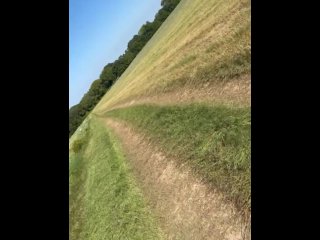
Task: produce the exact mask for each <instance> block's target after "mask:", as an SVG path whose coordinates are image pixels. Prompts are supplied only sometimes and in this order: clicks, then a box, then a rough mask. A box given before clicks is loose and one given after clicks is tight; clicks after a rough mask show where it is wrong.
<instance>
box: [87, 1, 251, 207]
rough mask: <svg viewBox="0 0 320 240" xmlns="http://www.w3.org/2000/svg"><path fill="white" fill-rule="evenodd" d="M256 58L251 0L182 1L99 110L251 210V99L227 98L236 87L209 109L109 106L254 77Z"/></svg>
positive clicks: (210, 102)
mask: <svg viewBox="0 0 320 240" xmlns="http://www.w3.org/2000/svg"><path fill="white" fill-rule="evenodd" d="M250 62H251V42H250V0H183V1H182V2H181V3H180V4H179V5H178V6H177V8H176V9H175V11H174V12H173V13H172V14H171V15H170V16H169V18H168V19H167V21H165V22H164V24H163V25H162V26H161V28H160V29H159V30H158V31H157V33H156V34H155V35H154V36H153V38H152V39H151V40H150V41H149V43H148V44H147V45H146V47H145V48H144V49H143V50H142V51H141V53H140V54H139V55H138V56H137V58H136V59H135V60H134V62H133V63H132V64H131V65H130V66H129V68H128V69H127V70H126V72H125V73H124V74H123V75H122V76H121V78H120V79H119V80H118V82H116V84H115V85H114V86H113V87H112V88H111V90H110V91H109V92H108V93H107V94H106V95H105V96H104V98H103V99H102V100H101V101H100V103H99V104H98V105H97V107H96V108H95V109H94V111H93V112H95V113H97V114H101V113H107V114H109V116H113V117H118V118H121V119H125V120H126V121H128V122H130V123H133V124H134V125H135V126H137V127H140V128H141V129H143V131H144V132H146V133H148V134H149V135H150V136H151V137H152V138H153V139H154V141H157V142H158V143H159V144H162V145H163V146H164V147H165V151H166V152H168V153H170V154H172V155H174V156H183V157H184V158H185V161H189V162H191V165H192V166H193V167H194V169H195V171H196V172H198V173H201V174H202V176H203V177H204V178H205V179H207V180H208V181H209V182H211V183H213V184H214V185H215V186H216V187H218V188H219V189H222V190H223V191H224V193H225V194H226V195H227V196H229V197H230V198H231V199H233V200H234V202H235V203H236V205H237V206H240V208H244V209H246V210H248V209H249V208H250V196H251V195H250V170H251V169H250V166H251V165H250V161H251V158H250V154H251V152H250V150H251V149H250V127H251V121H250V101H246V102H240V101H239V102H238V104H234V103H231V102H230V101H229V99H227V98H225V99H223V98H224V96H226V95H228V91H230V92H231V94H232V93H233V92H232V88H231V90H228V89H227V90H223V91H221V92H222V94H221V98H222V101H219V102H217V101H216V99H215V100H211V101H210V100H206V102H205V103H204V104H206V106H207V107H201V106H202V105H193V106H192V107H190V106H189V107H183V106H182V105H181V104H179V105H177V106H171V107H168V106H162V107H161V108H160V107H158V108H157V107H147V106H141V107H135V106H134V104H133V107H130V108H126V109H123V110H116V111H114V112H110V110H112V109H117V106H118V105H119V106H121V105H122V104H123V103H130V102H131V101H132V100H137V99H139V98H143V97H148V96H152V95H161V94H165V93H168V92H174V91H175V92H178V93H179V91H181V89H183V88H185V87H188V88H191V89H194V90H196V89H200V88H205V89H208V91H210V89H213V90H214V89H215V88H219V87H220V86H221V84H226V83H231V84H233V83H236V82H237V81H238V79H239V78H241V77H242V76H246V77H248V78H249V80H250V70H251V63H250ZM231 86H233V85H231ZM236 87H237V86H236V85H234V86H233V88H236ZM182 93H183V92H181V94H182ZM229 95H230V94H229ZM198 97H199V98H201V94H199V96H198ZM238 97H239V98H238V99H240V98H241V96H238ZM249 97H250V96H249ZM236 99H237V98H236ZM247 99H249V100H250V98H247ZM138 102H139V101H138ZM194 102H197V99H195V100H194ZM157 103H158V102H154V104H157ZM162 105H163V104H162ZM218 105H219V106H220V105H222V107H220V108H219V107H217V106H218ZM127 106H130V104H129V105H127ZM235 108H239V109H238V110H237V109H235ZM108 112H110V113H108ZM199 139H201V140H199ZM228 141H230V142H228ZM166 142H170V143H171V145H170V146H169V144H166ZM239 163H241V164H240V165H239ZM243 205H245V207H243Z"/></svg>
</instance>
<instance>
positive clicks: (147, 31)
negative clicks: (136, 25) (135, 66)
mask: <svg viewBox="0 0 320 240" xmlns="http://www.w3.org/2000/svg"><path fill="white" fill-rule="evenodd" d="M179 2H180V0H161V6H162V7H161V9H160V10H159V11H158V12H157V14H156V15H155V18H154V20H153V22H148V21H147V22H146V23H145V24H144V25H142V27H141V28H140V30H139V32H138V34H136V35H134V36H133V38H132V39H131V40H130V41H129V43H128V46H127V49H126V51H125V53H124V54H122V55H121V56H120V57H119V58H118V59H117V60H116V61H114V62H113V63H108V64H107V65H106V66H105V67H104V68H103V70H102V72H101V74H100V76H99V79H97V80H95V81H93V83H92V84H91V86H90V88H89V90H88V92H87V93H86V94H84V96H83V97H82V99H81V101H80V102H79V103H78V104H76V105H74V106H72V107H71V108H70V109H69V138H70V137H71V136H72V134H73V133H74V132H75V131H76V130H77V128H78V127H79V126H80V124H81V123H82V121H83V120H84V119H85V118H86V116H87V115H88V114H89V113H90V111H91V110H92V109H93V108H94V107H95V106H96V104H97V103H98V102H99V101H100V99H101V98H102V97H103V96H104V94H105V93H106V92H107V91H108V89H110V87H111V86H112V85H113V84H114V83H115V81H117V79H118V78H119V77H120V76H121V74H122V73H123V72H124V71H125V70H126V69H127V67H128V66H129V65H130V63H131V62H132V61H133V59H134V58H135V57H136V56H137V54H138V53H139V52H140V51H141V49H142V48H143V47H144V46H145V45H146V43H147V42H148V41H149V40H150V38H151V37H152V36H153V34H154V33H155V32H156V31H157V30H158V28H159V27H160V26H161V24H162V23H163V22H164V21H165V20H166V19H167V17H168V16H169V15H170V13H171V12H172V11H173V10H174V9H175V7H176V6H177V5H178V3H179Z"/></svg>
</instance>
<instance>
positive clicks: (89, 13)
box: [69, 0, 161, 107]
mask: <svg viewBox="0 0 320 240" xmlns="http://www.w3.org/2000/svg"><path fill="white" fill-rule="evenodd" d="M160 3H161V0H69V107H71V106H73V105H75V104H77V103H79V101H80V100H81V98H82V96H83V95H84V94H85V93H86V92H87V91H88V89H89V87H90V85H91V83H92V82H93V81H94V80H96V79H98V78H99V75H100V73H101V71H102V69H103V67H104V66H105V65H106V64H107V63H110V62H113V61H114V60H116V59H117V58H118V57H119V56H120V55H121V54H123V53H124V51H125V50H126V48H127V43H128V42H129V41H130V40H131V38H132V37H133V35H134V34H137V33H138V31H139V29H140V27H141V26H142V25H143V24H144V23H145V22H146V21H150V22H151V21H153V19H154V16H155V14H156V13H157V12H158V10H159V9H160V7H161V6H160Z"/></svg>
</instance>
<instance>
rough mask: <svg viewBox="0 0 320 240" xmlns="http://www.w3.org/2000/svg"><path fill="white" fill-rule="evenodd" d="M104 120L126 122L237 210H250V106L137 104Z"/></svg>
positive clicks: (115, 111)
mask: <svg viewBox="0 0 320 240" xmlns="http://www.w3.org/2000/svg"><path fill="white" fill-rule="evenodd" d="M106 116H108V117H113V118H117V119H121V120H125V121H128V122H130V123H131V124H132V125H133V126H134V127H136V128H138V129H140V131H142V132H144V133H147V135H148V136H150V137H151V140H152V141H153V142H154V143H155V145H156V146H159V147H161V148H162V149H163V150H164V152H165V153H166V154H168V155H170V156H171V157H174V158H176V159H178V160H179V161H180V162H181V163H182V162H183V163H185V162H186V163H188V164H189V166H191V168H192V169H193V170H194V172H195V173H196V174H198V176H200V177H201V178H202V179H204V180H205V181H206V182H208V183H209V184H210V185H211V186H212V187H215V188H216V189H219V190H220V191H222V192H223V193H224V195H225V196H226V197H227V198H228V199H229V200H231V201H233V202H234V203H235V205H236V206H237V207H238V209H239V210H249V208H250V199H251V198H250V196H251V193H250V184H251V180H250V170H251V155H250V152H251V148H250V133H251V130H250V127H251V121H250V108H234V109H233V108H228V107H224V106H209V105H196V104H192V105H186V106H165V107H159V106H154V105H153V106H152V105H141V106H133V107H130V108H124V109H116V110H112V111H110V112H108V113H106Z"/></svg>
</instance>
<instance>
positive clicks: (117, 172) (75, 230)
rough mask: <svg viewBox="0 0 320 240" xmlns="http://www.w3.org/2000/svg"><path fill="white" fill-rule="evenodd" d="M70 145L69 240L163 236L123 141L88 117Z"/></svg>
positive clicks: (154, 237) (158, 237)
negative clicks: (125, 154) (129, 164)
mask: <svg viewBox="0 0 320 240" xmlns="http://www.w3.org/2000/svg"><path fill="white" fill-rule="evenodd" d="M81 129H82V130H79V131H77V134H76V136H73V141H72V143H71V145H70V147H71V149H70V175H69V176H70V178H69V180H70V188H69V204H70V205H69V215H70V230H69V232H70V239H77V240H81V239H86V240H87V239H137V240H138V239H139V240H140V239H161V236H160V233H159V231H158V229H157V227H156V225H155V223H154V220H153V218H152V215H151V213H150V211H149V210H148V208H147V207H146V206H145V202H144V200H143V197H142V194H141V193H140V190H139V189H138V188H137V186H136V184H135V182H134V180H133V178H132V176H131V172H130V170H129V169H128V167H127V165H126V164H125V162H124V157H123V155H122V153H121V149H120V148H119V144H118V143H117V142H116V141H115V139H114V138H113V137H112V135H110V133H108V132H107V131H106V129H105V127H104V126H102V125H101V123H99V122H97V121H96V120H94V119H91V120H89V119H87V120H86V121H85V122H84V124H82V126H81Z"/></svg>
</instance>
